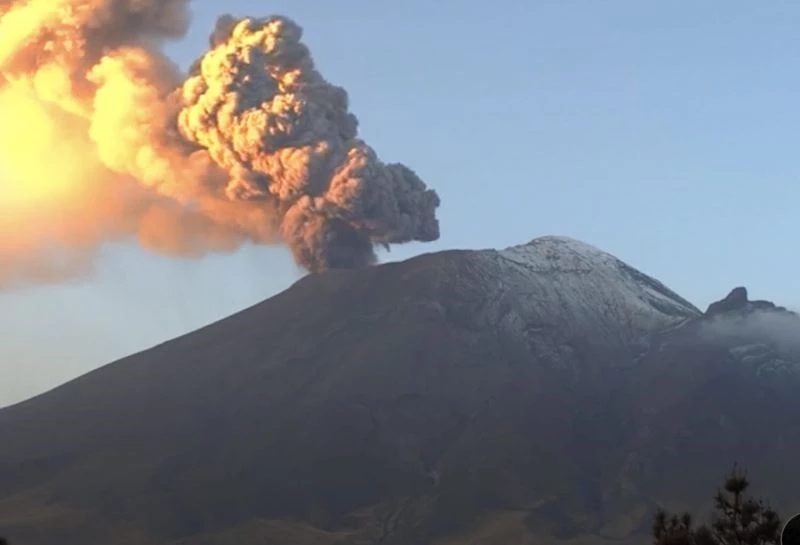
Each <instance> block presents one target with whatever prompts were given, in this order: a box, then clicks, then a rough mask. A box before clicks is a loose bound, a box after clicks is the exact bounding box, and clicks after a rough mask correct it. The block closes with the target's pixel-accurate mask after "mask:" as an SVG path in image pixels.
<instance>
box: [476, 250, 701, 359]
mask: <svg viewBox="0 0 800 545" xmlns="http://www.w3.org/2000/svg"><path fill="white" fill-rule="evenodd" d="M490 255H491V256H492V257H493V258H494V260H495V263H496V264H497V265H498V266H499V267H501V269H502V270H503V271H504V273H503V274H498V275H497V277H498V278H504V283H506V284H507V285H508V286H507V287H508V288H509V291H508V292H507V293H506V295H511V297H507V298H506V300H507V301H513V303H512V305H511V306H512V309H513V310H511V311H510V312H511V313H512V314H516V318H517V319H516V320H513V321H515V322H517V324H518V326H519V327H521V328H522V329H523V330H524V331H525V332H527V333H529V334H530V333H531V332H534V331H536V330H539V331H556V330H557V331H559V332H561V334H563V335H566V336H567V337H569V338H571V339H573V340H576V341H578V342H580V343H581V344H584V343H586V344H588V345H589V346H595V347H597V346H598V345H616V346H619V345H620V344H622V345H631V344H635V345H640V344H641V342H642V341H643V340H644V339H646V338H647V337H648V336H649V335H650V334H651V333H653V332H655V331H657V330H658V329H660V328H664V327H668V326H672V325H675V324H678V323H680V322H683V321H685V320H687V319H689V318H692V317H696V316H699V315H701V312H700V310H698V309H697V308H696V307H694V306H693V305H692V304H691V303H689V302H688V301H686V300H685V299H683V298H681V297H680V296H679V295H677V294H676V293H674V292H673V291H671V290H670V289H668V288H667V287H666V286H664V285H663V284H661V283H660V282H659V281H657V280H655V279H653V278H651V277H649V276H647V275H645V274H643V273H641V272H640V271H638V270H636V269H634V268H633V267H631V266H630V265H628V264H626V263H624V262H623V261H621V260H619V259H617V258H616V257H614V256H612V255H610V254H608V253H606V252H603V251H601V250H599V249H597V248H595V247H593V246H591V245H589V244H586V243H583V242H581V241H578V240H575V239H572V238H569V237H559V236H546V237H541V238H537V239H534V240H532V241H531V242H529V243H527V244H522V245H518V246H512V247H510V248H507V249H505V250H500V251H495V252H490Z"/></svg>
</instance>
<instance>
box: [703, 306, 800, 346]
mask: <svg viewBox="0 0 800 545" xmlns="http://www.w3.org/2000/svg"><path fill="white" fill-rule="evenodd" d="M701 333H702V334H703V335H704V336H705V337H706V338H707V339H708V340H710V341H715V342H722V343H725V344H729V345H731V346H739V345H743V344H747V343H753V344H762V343H765V342H767V343H770V344H772V345H773V346H774V347H775V348H776V349H778V350H779V351H780V352H782V353H785V354H792V355H794V356H798V355H800V315H798V314H796V313H794V312H789V311H784V310H758V311H753V312H748V313H744V314H736V313H733V314H722V315H719V316H714V317H713V318H711V319H710V320H708V321H707V322H705V323H704V324H703V328H702V330H701Z"/></svg>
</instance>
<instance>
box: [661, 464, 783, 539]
mask: <svg viewBox="0 0 800 545" xmlns="http://www.w3.org/2000/svg"><path fill="white" fill-rule="evenodd" d="M749 486H750V482H749V481H748V480H747V477H746V476H745V474H744V473H743V472H741V471H739V470H738V469H737V468H736V466H734V468H733V470H732V471H731V472H730V473H729V474H728V476H727V477H726V478H725V485H724V486H723V488H722V490H718V491H717V494H716V496H715V497H714V512H713V513H712V515H711V524H710V525H705V524H702V525H700V526H697V527H694V525H693V523H694V521H693V519H692V516H691V515H690V514H689V513H684V514H682V515H674V514H673V515H670V514H668V513H667V512H666V511H663V510H659V511H658V512H657V513H656V516H655V520H654V521H653V543H654V545H772V544H775V545H778V544H779V543H780V533H781V521H780V517H778V513H776V512H775V511H774V510H772V509H770V508H769V507H768V506H766V505H765V504H764V502H763V501H761V500H760V499H755V498H752V497H750V496H748V495H747V494H746V492H747V489H748V487H749Z"/></svg>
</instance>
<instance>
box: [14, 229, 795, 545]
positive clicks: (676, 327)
mask: <svg viewBox="0 0 800 545" xmlns="http://www.w3.org/2000/svg"><path fill="white" fill-rule="evenodd" d="M745 300H746V296H745ZM740 306H741V305H740ZM721 312H722V314H723V315H727V313H729V312H741V308H740V309H739V310H738V311H737V310H736V309H734V310H728V309H722V311H721ZM758 312H777V311H776V310H774V309H761V307H759V310H758ZM715 317H718V315H717V314H715ZM712 318H714V317H712V316H710V315H709V316H704V315H702V313H701V312H700V311H698V310H697V309H696V308H694V307H693V306H692V305H690V304H689V303H687V302H686V301H685V300H683V299H681V298H680V297H678V296H677V295H675V294H674V293H673V292H671V291H669V290H668V289H667V288H665V287H664V286H663V285H661V284H660V283H658V282H657V281H655V280H653V279H651V278H649V277H647V276H645V275H643V274H642V273H640V272H638V271H636V270H635V269H633V268H631V267H629V266H628V265H626V264H624V263H622V262H620V261H618V260H616V259H615V258H613V257H611V256H609V255H608V254H605V253H603V252H600V251H598V250H596V249H594V248H592V247H589V246H587V245H584V244H581V243H579V242H576V241H573V240H570V239H564V238H557V237H546V238H542V239H537V240H535V241H533V242H532V243H530V244H528V245H523V246H520V247H515V248H511V249H508V250H504V251H501V252H496V251H480V252H477V251H451V252H442V253H438V254H430V255H425V256H421V257H418V258H415V259H411V260H408V261H406V262H403V263H396V264H388V265H383V266H379V267H373V268H368V269H363V270H357V271H343V272H333V273H327V274H324V275H315V276H309V277H306V278H304V279H303V280H301V281H300V282H298V283H297V284H295V285H294V286H293V287H292V288H290V289H289V290H287V291H286V292H284V293H282V294H280V295H278V296H276V297H274V298H272V299H270V300H268V301H265V302H264V303H261V304H260V305H257V306H255V307H252V308H250V309H248V310H246V311H244V312H242V313H239V314H237V315H235V316H232V317H230V318H228V319H226V320H223V321H221V322H218V323H216V324H213V325H211V326H209V327H206V328H204V329H202V330H199V331H196V332H194V333H192V334H190V335H186V336H184V337H181V338H179V339H176V340H174V341H171V342H169V343H166V344H164V345H161V346H158V347H155V348H153V349H151V350H148V351H146V352H143V353H140V354H137V355H135V356H132V357H130V358H126V359H124V360H121V361H118V362H116V363H113V364H111V365H108V366H106V367H104V368H101V369H99V370H97V371H95V372H92V373H89V374H88V375H86V376H84V377H81V378H79V379H77V380H75V381H72V382H70V383H68V384H65V385H64V386H62V387H60V388H57V389H55V390H53V391H51V392H49V393H47V394H44V395H42V396H39V397H37V398H34V399H32V400H29V401H27V402H25V403H21V404H19V405H16V406H13V407H10V408H7V409H4V410H2V411H0V534H3V533H5V534H10V535H11V536H12V537H15V538H16V542H17V543H20V544H21V545H26V544H28V545H38V544H39V543H50V542H52V536H54V535H57V536H58V537H59V541H60V542H62V543H64V544H66V545H69V544H70V543H76V544H78V543H80V544H81V545H85V544H92V543H105V542H107V541H108V540H112V539H113V540H114V541H113V542H114V543H125V542H130V543H140V544H141V543H154V544H156V543H168V542H172V541H175V540H178V539H181V538H183V540H182V541H181V543H187V544H188V543H225V542H228V541H229V542H238V543H242V542H244V541H245V540H246V539H254V540H255V539H258V540H259V542H265V541H266V542H268V543H269V542H270V541H269V539H273V540H277V541H273V542H275V543H284V542H285V540H291V541H292V542H297V543H304V542H307V543H315V544H316V543H320V544H323V543H333V542H334V541H337V540H338V541H339V542H341V543H373V542H374V543H378V542H383V543H392V542H393V541H391V539H396V540H397V542H398V543H415V542H420V543H425V542H428V541H429V540H430V539H432V538H435V537H441V536H446V535H454V534H459V533H462V532H467V533H469V532H473V533H476V535H477V534H479V533H481V532H484V530H485V529H486V528H487V527H489V526H491V525H492V524H495V525H496V521H497V520H506V519H508V517H512V518H513V519H514V520H516V521H517V522H520V521H521V524H522V526H521V528H522V530H520V531H524V532H527V533H530V535H531V536H535V535H545V536H555V537H556V538H559V539H562V538H563V539H566V538H573V537H580V536H594V538H597V537H599V536H606V537H607V538H617V537H627V538H630V539H634V540H636V539H637V538H636V535H637V531H638V530H639V529H641V528H645V529H646V527H647V525H648V524H649V521H648V520H647V516H648V515H649V513H651V512H652V509H653V508H654V506H655V505H656V504H658V503H664V502H668V503H669V504H670V505H678V504H689V503H692V502H695V501H697V500H698V499H705V498H706V497H707V495H708V493H709V490H711V489H710V488H709V486H713V484H709V485H708V486H706V482H705V481H708V483H716V481H717V480H718V479H719V476H720V475H719V473H720V471H724V470H725V469H726V467H720V464H723V466H727V464H728V463H729V462H731V461H733V459H734V458H739V459H740V460H741V459H742V458H743V457H744V458H746V460H742V461H746V462H748V463H749V464H750V465H752V466H753V467H754V469H755V471H760V469H761V468H768V467H769V465H770V464H772V463H774V462H775V460H778V459H784V458H786V456H788V454H787V453H789V452H792V451H791V449H793V448H796V449H797V450H794V451H793V452H800V442H798V437H797V429H800V428H798V427H797V419H798V415H800V405H798V403H797V402H796V401H795V399H796V397H795V396H793V395H790V391H789V390H788V389H787V388H788V386H787V385H789V384H795V385H796V384H797V364H796V363H793V364H790V363H786V365H785V366H784V367H785V368H786V369H788V371H787V372H788V375H786V376H783V378H782V379H781V380H780V381H775V380H771V379H769V380H768V379H766V378H764V375H763V372H762V373H759V372H757V370H756V371H754V369H753V368H752V367H748V366H747V365H743V364H742V361H743V360H742V358H743V356H741V355H739V356H737V355H736V354H739V352H736V350H739V348H740V347H738V346H734V345H736V342H733V341H731V342H732V345H731V346H727V345H724V343H723V344H720V342H719V341H718V338H719V335H718V334H717V333H714V334H713V335H710V334H705V333H703V334H701V333H699V331H700V330H703V331H705V330H704V329H703V327H704V326H703V324H706V323H708V322H709V320H711V319H712ZM788 323H792V322H788ZM790 327H791V325H790ZM747 331H750V329H747ZM755 335H756V337H759V335H760V337H759V339H761V337H764V335H763V331H762V332H760V333H759V332H757V333H755ZM740 337H741V335H738V334H737V335H734V339H733V340H734V341H735V340H736V339H737V338H740ZM767 337H768V335H767ZM761 340H762V341H763V342H762V346H763V347H765V348H762V350H767V352H768V354H767V355H762V357H763V358H765V361H767V363H766V364H764V365H767V366H769V365H773V366H774V365H776V364H775V362H777V361H786V362H791V361H794V362H798V361H800V351H795V350H794V348H791V347H790V348H786V347H780V349H778V348H776V346H777V345H778V344H779V343H777V341H776V342H773V341H775V339H769V338H767V339H761ZM728 344H731V343H730V342H729V343H728ZM769 350H772V352H769ZM780 350H783V352H780ZM737 358H738V359H737ZM792 358H794V359H793V360H792ZM748 361H749V360H748ZM758 368H759V369H760V368H761V367H758ZM787 377H788V378H787ZM726 381H727V382H726ZM792 381H794V382H792ZM720 385H724V386H725V387H726V388H728V390H725V391H730V392H733V395H734V397H733V398H726V397H725V396H724V395H722V394H721V393H719V392H722V391H724V390H720ZM781 388H783V389H781ZM715 396H716V397H715ZM742 404H746V406H747V407H752V408H753V411H752V412H748V411H743V410H741V408H742ZM720 414H721V415H723V416H722V418H723V421H724V422H727V423H728V424H720V425H719V426H717V427H713V426H711V424H710V423H709V422H711V421H714V419H715V418H716V419H717V420H719V415H720ZM754 415H757V416H754ZM724 419H727V420H724ZM730 422H733V423H734V424H730ZM766 422H771V424H770V426H772V427H773V428H774V429H775V430H776V432H777V431H780V432H781V434H782V435H780V434H777V433H772V434H771V435H770V433H769V431H767V430H766V428H764V425H765V423H766ZM775 425H780V426H781V428H780V429H778V428H775ZM704 426H705V427H704ZM731 426H733V427H731ZM792 426H794V428H792ZM791 429H794V430H795V431H794V432H791V431H790V430H791ZM687 430H688V431H687ZM689 433H690V434H691V435H687V434H689ZM754 433H758V434H759V437H760V438H763V440H764V441H765V443H764V444H763V445H762V448H758V449H749V450H742V449H740V448H739V446H738V445H740V444H742V443H743V442H745V441H746V439H747V438H748V437H751V436H752V434H754ZM792 433H794V435H792ZM704 434H705V435H704ZM687 437H688V438H687ZM704 437H708V438H710V439H709V440H711V439H713V441H714V442H713V444H711V443H709V444H708V445H706V443H705V442H703V441H704ZM698 438H699V439H698ZM704 445H705V446H704ZM726 448H727V449H728V450H725V449H726ZM775 452H778V453H781V454H774V453H775ZM742 453H744V454H743V455H742ZM720 454H721V455H722V458H721V459H717V458H715V457H714V456H717V455H720ZM696 475H701V476H702V479H700V480H697V479H695V478H694V477H695V476H696ZM706 476H707V478H706ZM703 479H705V480H703ZM792 479H793V478H785V479H784V480H783V482H780V483H777V484H776V486H777V487H778V488H776V489H775V492H776V493H778V492H785V491H787V490H792V488H791V486H795V489H796V485H797V484H800V483H798V481H799V480H800V478H798V476H795V477H794V480H792ZM701 481H702V482H701ZM770 482H772V481H770ZM701 485H702V486H701ZM779 489H780V490H779ZM782 497H786V498H788V497H789V496H787V495H785V494H784V496H782ZM502 513H506V514H508V515H502ZM515 513H519V514H520V517H522V518H520V517H518V516H517V515H515ZM504 517H505V518H504ZM509 520H510V519H509ZM481 521H484V522H481ZM493 521H494V522H493ZM204 536H205V537H204ZM383 538H385V539H384V540H383V541H380V540H381V539H383ZM390 538H391V539H390ZM515 539H520V537H519V536H517V537H516V538H515ZM126 540H128V541H126ZM226 540H228V541H226Z"/></svg>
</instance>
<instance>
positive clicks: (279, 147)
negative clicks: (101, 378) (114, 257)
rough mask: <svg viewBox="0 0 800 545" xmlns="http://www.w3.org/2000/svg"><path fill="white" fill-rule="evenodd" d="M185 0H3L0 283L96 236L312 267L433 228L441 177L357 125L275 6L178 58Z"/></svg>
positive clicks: (70, 270)
mask: <svg viewBox="0 0 800 545" xmlns="http://www.w3.org/2000/svg"><path fill="white" fill-rule="evenodd" d="M189 15H190V14H189V1H188V0H0V116H2V130H0V286H7V285H9V284H13V283H14V282H19V281H24V282H30V281H41V282H49V281H56V280H58V279H61V278H64V277H69V276H73V275H78V274H82V273H84V272H86V271H87V270H89V269H90V267H91V262H92V259H93V257H94V256H95V255H96V254H97V253H98V251H99V250H100V249H101V248H102V245H103V244H104V243H106V242H109V241H124V240H128V239H135V240H137V241H138V243H139V244H140V245H141V246H142V247H144V248H146V249H148V250H151V251H154V252H158V253H162V254H167V255H174V256H184V257H197V256H201V255H203V254H205V253H206V252H218V251H231V250H235V249H236V248H237V247H239V246H240V245H241V244H243V243H255V244H286V245H287V246H288V247H289V248H290V249H291V251H292V253H293V255H294V258H295V261H296V262H297V263H298V264H299V265H301V266H302V267H304V268H305V269H307V270H309V271H312V272H316V271H322V270H326V269H330V268H345V267H359V266H364V265H369V264H371V263H374V261H375V252H374V246H375V245H376V244H381V245H389V244H394V243H404V242H410V241H415V240H416V241H432V240H436V239H437V238H438V237H439V224H438V220H437V219H436V209H437V207H438V206H439V198H438V196H437V194H436V193H435V192H434V191H433V190H431V189H428V188H427V186H426V185H425V183H424V182H423V181H422V180H421V179H420V178H419V177H418V176H417V175H416V174H415V173H414V172H413V171H412V170H411V169H409V168H408V167H406V166H404V165H401V164H385V163H382V162H381V161H380V160H379V159H378V157H377V155H376V153H375V152H374V151H373V150H372V148H370V147H369V146H368V145H367V144H366V143H365V142H363V141H362V140H360V139H359V138H358V130H357V129H358V121H357V119H356V118H355V116H354V115H353V114H352V113H350V112H349V109H348V97H347V93H346V91H345V90H344V89H342V88H340V87H337V86H334V85H331V84H330V83H328V82H327V81H326V80H325V79H324V78H323V77H322V76H321V75H320V73H319V72H318V71H317V69H316V67H315V65H314V62H313V60H312V57H311V54H310V52H309V50H308V48H307V47H306V46H305V45H304V44H303V42H302V29H301V28H300V27H299V26H298V25H297V24H296V23H294V22H293V21H291V20H289V19H287V18H285V17H278V16H274V17H266V18H244V19H236V18H234V17H232V16H227V15H226V16H222V17H220V18H219V20H218V22H217V25H216V28H215V29H214V30H213V32H212V34H211V37H210V43H209V45H210V48H209V50H208V51H206V53H205V54H204V55H202V56H201V57H200V58H199V59H198V60H197V61H196V62H195V63H194V65H193V66H192V68H191V70H190V71H189V73H188V74H183V73H181V71H180V70H179V68H178V67H177V66H176V65H175V64H174V63H173V62H172V61H170V59H168V58H167V57H166V56H165V55H164V54H163V53H162V45H163V43H164V42H165V41H167V40H171V39H177V38H180V37H182V36H183V35H184V34H185V33H186V31H187V29H188V25H189V21H190V17H189Z"/></svg>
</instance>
